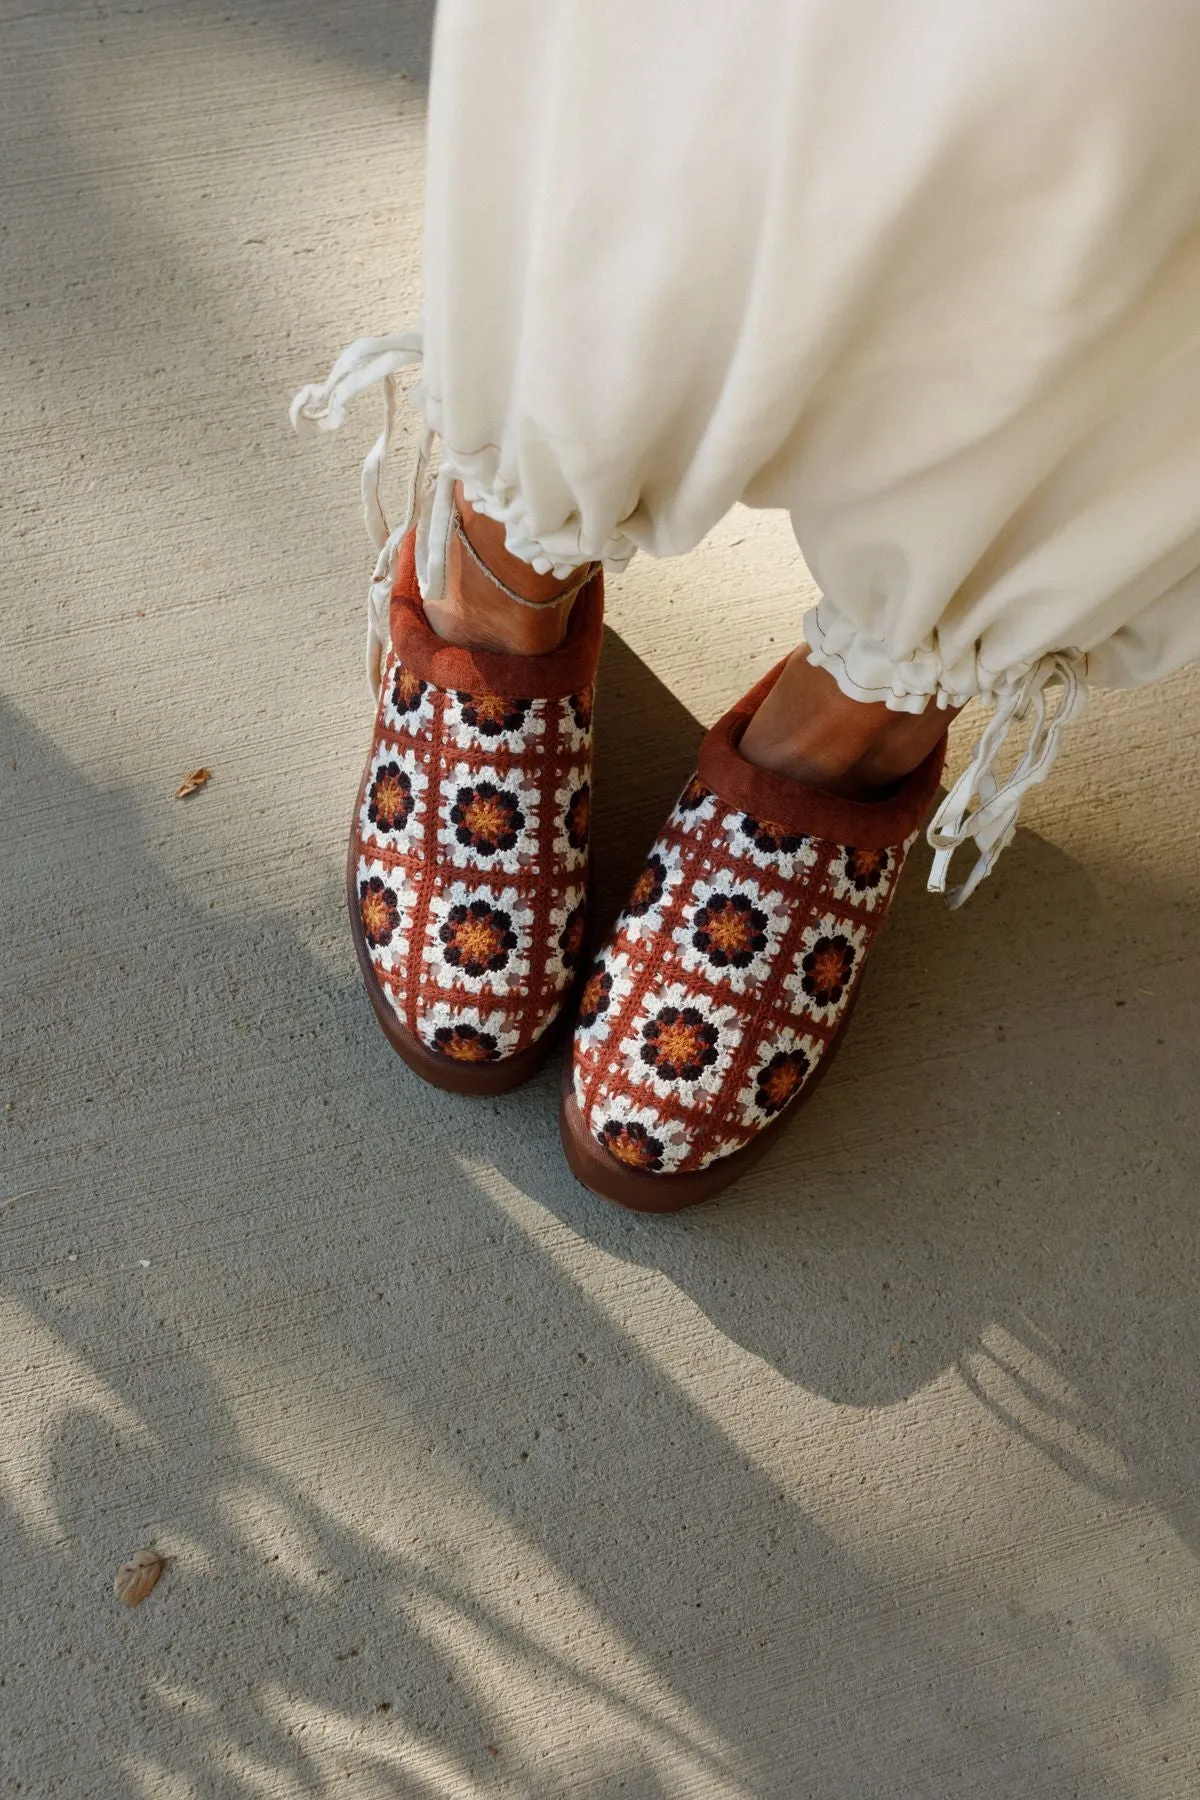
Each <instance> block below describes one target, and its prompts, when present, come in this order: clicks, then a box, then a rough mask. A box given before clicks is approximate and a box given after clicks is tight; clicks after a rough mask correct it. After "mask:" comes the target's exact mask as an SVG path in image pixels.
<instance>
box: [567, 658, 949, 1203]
mask: <svg viewBox="0 0 1200 1800" xmlns="http://www.w3.org/2000/svg"><path fill="white" fill-rule="evenodd" d="M780 668H782V664H781V665H780ZM778 674H779V670H778V669H775V670H772V672H771V673H770V674H769V675H768V676H766V677H765V679H764V680H763V681H761V682H760V683H759V684H758V685H757V687H755V688H754V689H753V690H752V691H751V692H750V693H749V694H747V695H746V696H745V698H744V699H743V700H742V701H740V702H739V703H738V705H737V706H735V707H734V708H733V709H732V710H731V711H730V712H729V713H727V714H726V715H725V717H724V718H723V719H721V720H720V721H719V722H718V723H717V724H716V725H714V727H713V728H712V730H711V731H710V732H709V733H708V735H707V737H706V738H705V740H704V743H703V744H702V746H701V750H700V759H699V768H698V773H697V774H696V775H695V776H694V777H693V778H692V780H691V781H690V782H689V783H688V785H687V786H686V788H685V789H684V791H683V793H682V795H681V796H680V798H679V801H678V803H677V805H676V806H675V809H674V811H673V812H672V813H671V815H670V817H669V818H668V820H667V822H666V824H665V826H664V827H663V829H662V832H661V833H660V835H659V837H658V840H657V842H656V843H655V845H654V848H653V849H652V851H651V852H650V856H649V859H648V861H647V863H646V865H645V868H644V869H643V870H642V873H641V875H640V876H639V877H638V880H637V882H636V883H635V885H634V888H633V892H632V894H631V895H630V898H629V902H628V904H627V906H626V908H625V911H624V912H623V913H622V915H621V917H620V918H619V919H618V921H617V924H616V926H615V927H614V929H613V932H612V934H611V936H610V937H609V939H608V942H607V943H606V945H605V946H604V949H603V950H602V951H601V953H600V955H599V957H598V958H597V960H596V962H595V964H594V965H593V967H592V969H591V972H590V974H589V976H588V979H587V982H586V984H585V986H584V989H583V993H582V996H581V1000H580V1007H579V1016H578V1021H577V1024H576V1028H575V1036H574V1043H573V1046H572V1054H571V1058H570V1061H569V1064H568V1068H567V1072H566V1081H565V1084H564V1096H563V1107H562V1133H563V1143H564V1146H565V1149H566V1153H567V1158H568V1161H569V1162H570V1165H571V1167H572V1169H573V1170H574V1172H575V1174H576V1175H577V1176H578V1177H579V1179H580V1181H582V1182H583V1183H584V1184H585V1185H586V1186H587V1187H589V1188H591V1189H592V1190H593V1191H594V1192H595V1193H597V1194H600V1195H602V1196H603V1197H604V1198H606V1199H609V1200H614V1201H616V1202H617V1203H618V1204H620V1205H622V1206H628V1207H633V1208H636V1209H638V1210H641V1211H649V1212H673V1211H675V1210H677V1209H678V1208H680V1207H684V1206H690V1205H694V1204H696V1203H697V1202H699V1201H702V1200H707V1199H710V1198H712V1196H713V1195H714V1194H717V1193H719V1192H720V1191H721V1189H722V1188H725V1187H727V1186H728V1185H729V1183H730V1182H731V1181H733V1180H735V1179H736V1178H737V1177H738V1176H739V1175H740V1174H741V1173H743V1171H744V1170H745V1169H746V1168H747V1167H748V1166H749V1165H750V1164H751V1163H752V1162H753V1161H754V1160H755V1159H756V1158H757V1157H758V1156H760V1155H761V1154H762V1153H763V1151H764V1150H765V1149H766V1148H767V1147H768V1145H769V1144H770V1143H771V1142H772V1140H773V1139H774V1137H775V1136H776V1135H777V1134H778V1133H779V1132H780V1131H781V1130H782V1129H783V1128H784V1127H785V1126H786V1125H787V1124H788V1122H789V1121H790V1120H791V1119H792V1117H793V1116H794V1114H795V1112H796V1109H797V1107H799V1106H800V1105H801V1104H802V1103H803V1102H804V1100H805V1099H806V1098H808V1096H809V1095H810V1094H811V1093H812V1092H813V1090H814V1088H815V1087H816V1085H817V1082H818V1081H819V1080H820V1079H821V1077H822V1075H823V1074H824V1073H825V1071H826V1069H827V1068H828V1066H829V1064H830V1061H831V1059H832V1057H833V1054H834V1052H835V1050H836V1049H837V1046H838V1044H839V1042H840V1040H841V1035H842V1031H843V1029H844V1026H845V1024H846V1021H847V1019H848V1018H849V1015H850V1010H851V1008H852V1006H853V1004H854V1001H855V998H856V995H857V992H858V985H859V981H860V979H861V976H862V970H863V965H864V963H865V961H866V958H867V954H868V952H869V950H870V948H871V945H872V944H873V943H874V941H875V938H876V937H877V935H878V933H879V929H880V926H881V925H882V923H883V920H884V916H885V914H886V913H887V910H888V907H889V905H890V903H891V899H892V895H893V893H894V892H895V888H896V882H897V879H898V877H899V875H900V872H901V869H902V868H903V865H904V861H905V858H906V856H907V854H908V850H909V847H910V845H911V843H912V842H913V839H914V838H915V836H916V834H917V831H918V829H919V827H920V824H921V821H922V819H923V818H924V816H925V814H926V812H927V811H928V809H929V806H930V804H931V802H932V800H933V797H934V793H935V791H936V788H937V784H938V778H939V776H940V774H941V768H942V761H943V757H944V753H945V740H944V739H943V741H942V743H941V744H939V745H938V747H937V749H936V750H935V751H934V752H933V753H931V755H930V756H929V757H928V758H927V759H926V760H925V762H923V763H922V764H921V766H920V767H919V768H918V769H917V770H916V771H915V772H914V773H913V774H912V775H910V776H909V777H907V779H906V780H905V781H904V782H903V784H902V785H901V786H900V788H899V789H898V791H896V792H895V793H894V794H893V795H892V796H891V797H890V798H888V799H886V800H883V801H878V802H858V801H848V800H840V799H837V798H834V797H833V796H831V795H829V794H825V793H822V792H820V791H818V790H817V789H813V788H808V787H805V786H803V785H801V783H799V782H796V781H792V780H790V779H789V778H788V777H786V776H784V775H779V774H775V773H772V772H770V771H767V770H764V769H760V768H757V767H755V766H754V765H752V764H750V763H748V762H747V761H746V760H745V758H744V757H743V756H742V755H741V754H740V753H739V750H738V743H739V740H740V738H741V735H742V732H743V731H744V730H745V728H746V725H747V724H748V723H749V721H750V719H751V718H752V717H753V715H754V713H755V711H756V710H757V708H758V706H759V705H760V704H761V702H762V700H763V699H764V698H765V696H766V694H767V693H768V692H769V691H770V688H771V686H772V685H773V683H774V681H775V680H776V678H777V676H778Z"/></svg>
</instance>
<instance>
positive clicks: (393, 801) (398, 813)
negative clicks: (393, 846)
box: [367, 762, 413, 831]
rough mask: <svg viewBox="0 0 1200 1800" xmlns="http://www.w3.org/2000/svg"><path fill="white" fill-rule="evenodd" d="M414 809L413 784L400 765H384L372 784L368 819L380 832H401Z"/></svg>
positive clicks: (368, 798) (392, 763)
mask: <svg viewBox="0 0 1200 1800" xmlns="http://www.w3.org/2000/svg"><path fill="white" fill-rule="evenodd" d="M412 809H413V791H412V782H411V781H410V780H409V778H408V776H407V775H406V774H405V772H404V770H403V769H402V768H401V767H400V765H399V763H394V762H389V763H384V765H383V767H382V768H381V769H380V770H379V772H378V774H377V775H376V776H375V779H374V781H373V782H372V783H371V792H370V794H369V795H368V797H367V817H368V819H370V821H371V823H372V825H378V827H379V829H380V831H400V830H401V829H402V828H403V827H404V826H405V825H407V823H408V820H409V816H410V814H411V813H412Z"/></svg>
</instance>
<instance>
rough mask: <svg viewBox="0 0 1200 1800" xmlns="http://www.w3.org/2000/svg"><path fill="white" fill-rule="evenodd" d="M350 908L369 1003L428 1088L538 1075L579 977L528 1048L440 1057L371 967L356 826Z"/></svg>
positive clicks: (493, 1085)
mask: <svg viewBox="0 0 1200 1800" xmlns="http://www.w3.org/2000/svg"><path fill="white" fill-rule="evenodd" d="M365 783H366V777H365V776H364V777H363V786H362V787H360V788H359V794H358V800H357V801H356V803H355V808H354V819H355V823H357V820H358V817H359V811H360V808H361V806H362V800H363V791H364V787H365ZM346 910H347V912H348V913H349V915H350V936H351V938H352V939H353V940H354V954H355V955H356V956H357V958H358V968H359V973H360V974H361V976H362V979H363V986H364V987H365V988H366V990H367V999H368V1000H369V1001H370V1002H371V1006H372V1009H373V1011H374V1013H375V1017H376V1019H378V1021H379V1028H380V1030H381V1031H382V1032H383V1035H384V1037H385V1038H386V1039H387V1041H388V1043H389V1044H390V1045H391V1046H392V1049H393V1050H394V1051H395V1052H396V1055H397V1056H399V1057H401V1058H402V1059H403V1061H404V1062H406V1063H407V1064H408V1066H409V1068H410V1069H411V1070H412V1071H413V1074H414V1075H419V1076H420V1077H421V1080H422V1081H427V1082H428V1083H429V1085H430V1087H436V1088H442V1089H443V1090H444V1091H445V1092H446V1093H448V1094H479V1095H482V1096H487V1095H494V1094H507V1093H508V1092H509V1090H510V1089H512V1088H516V1087H520V1086H521V1084H522V1082H525V1081H528V1080H529V1078H530V1076H531V1075H536V1073H537V1071H538V1069H540V1067H541V1066H542V1064H543V1062H544V1061H545V1060H546V1057H547V1056H548V1055H549V1054H550V1052H551V1050H553V1048H554V1046H555V1045H556V1044H557V1043H558V1042H559V1041H560V1040H561V1038H562V1035H563V1031H564V1030H565V1028H566V1025H567V1022H568V1020H569V1019H570V1018H571V1017H572V1016H573V1013H574V1001H575V993H576V991H577V989H578V986H579V982H578V978H577V979H576V983H575V987H574V988H573V989H572V990H571V991H570V992H569V993H568V994H566V995H564V997H563V1008H562V1011H561V1012H560V1014H559V1015H558V1017H557V1018H556V1019H555V1020H554V1021H553V1022H552V1023H551V1024H550V1025H548V1026H547V1028H546V1030H545V1031H543V1033H542V1035H541V1037H540V1038H538V1039H537V1040H536V1042H534V1043H532V1044H530V1045H528V1046H527V1048H526V1049H524V1050H519V1051H518V1052H517V1054H516V1055H515V1056H505V1057H502V1058H501V1059H500V1060H499V1061H498V1062H478V1063H470V1062H456V1061H455V1060H454V1059H453V1058H452V1057H449V1056H439V1055H438V1053H437V1051H436V1050H430V1049H429V1048H428V1046H427V1045H425V1044H423V1043H422V1042H421V1040H420V1038H418V1037H417V1036H415V1035H414V1033H413V1032H411V1031H409V1030H408V1028H407V1026H405V1025H402V1024H401V1022H400V1020H399V1019H398V1018H397V1017H396V1010H395V1008H394V1007H393V1005H392V1003H391V1001H390V1000H389V999H388V997H387V995H386V993H385V992H384V990H383V988H382V986H381V985H380V982H379V977H378V976H377V975H376V973H375V970H374V968H373V967H372V964H371V953H370V951H369V949H368V948H367V940H366V938H365V937H364V935H363V928H362V914H361V912H360V911H359V905H358V851H357V847H356V844H355V835H354V827H353V826H352V827H351V831H350V842H349V844H348V846H347V849H346Z"/></svg>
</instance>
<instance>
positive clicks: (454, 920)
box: [347, 539, 603, 1092]
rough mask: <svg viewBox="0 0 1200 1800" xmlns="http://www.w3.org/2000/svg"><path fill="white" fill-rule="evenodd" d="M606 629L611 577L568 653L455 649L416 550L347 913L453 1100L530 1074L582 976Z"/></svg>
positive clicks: (387, 671) (385, 1005) (417, 1050)
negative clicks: (424, 587) (431, 617)
mask: <svg viewBox="0 0 1200 1800" xmlns="http://www.w3.org/2000/svg"><path fill="white" fill-rule="evenodd" d="M602 615H603V589H602V583H601V577H600V576H599V575H597V576H596V577H595V578H594V579H593V580H592V581H590V582H589V583H588V584H587V586H586V587H585V588H584V589H583V590H582V592H581V593H580V595H579V597H578V598H577V600H576V602H575V605H574V607H573V609H572V613H571V621H570V626H569V629H568V636H567V641H566V643H565V644H564V646H563V648H562V649H561V650H557V651H553V652H551V653H550V654H548V655H545V656H506V655H499V654H493V653H489V652H480V651H474V650H467V649H463V648H461V647H459V646H456V645H452V644H447V643H446V642H445V641H444V640H442V639H441V638H439V637H437V636H436V634H435V633H434V632H433V631H432V629H431V627H430V626H429V624H428V622H427V620H426V618H425V614H424V609H423V607H422V604H421V598H420V593H419V591H418V588H417V584H416V577H415V571H414V567H413V554H412V543H411V539H410V540H407V541H406V543H405V545H404V546H403V547H402V550H401V555H400V558H399V565H398V572H397V578H396V582H395V586H394V588H393V593H392V600H391V639H392V643H391V648H390V650H389V652H388V655H387V657H386V658H385V660H384V666H383V678H382V687H381V691H380V697H379V707H378V711H377V714H376V719H375V731H374V737H373V740H372V744H371V753H370V756H369V758H368V761H367V767H366V771H365V773H364V776H363V781H362V785H361V788H360V790H359V797H358V804H357V809H356V814H355V819H354V825H353V829H352V834H351V843H350V852H349V861H348V871H347V874H348V884H347V885H348V899H349V903H350V914H351V924H352V928H353V932H354V937H355V941H356V944H357V946H358V950H359V960H360V964H361V965H362V968H363V974H364V978H365V979H366V981H367V986H368V991H369V993H370V995H371V999H372V1001H373V1003H374V1005H375V1010H376V1013H377V1015H378V1017H379V1019H380V1022H381V1024H382V1025H383V1026H384V1029H385V1031H386V1032H387V1034H388V1036H389V1038H390V1039H391V1041H392V1043H393V1044H394V1045H395V1047H396V1049H397V1050H399V1051H400V1053H401V1055H403V1056H405V1057H406V1059H407V1060H408V1061H409V1062H410V1063H412V1064H413V1066H414V1067H416V1068H417V1069H418V1071H419V1072H420V1073H421V1074H423V1075H425V1076H426V1078H427V1079H430V1080H433V1081H435V1082H436V1081H441V1082H442V1084H443V1085H449V1086H454V1087H456V1088H459V1089H467V1090H471V1089H478V1091H486V1092H496V1091H498V1089H499V1088H500V1087H503V1086H505V1085H511V1084H512V1083H511V1081H510V1080H509V1077H510V1076H511V1077H513V1078H514V1079H520V1078H523V1075H524V1074H526V1073H529V1072H531V1070H532V1067H533V1066H534V1053H535V1052H537V1051H538V1050H540V1048H542V1047H544V1040H545V1038H546V1034H547V1032H548V1031H549V1029H550V1027H551V1026H552V1025H553V1024H554V1023H555V1021H556V1020H557V1019H558V1017H559V1015H560V1014H561V1013H562V1011H563V1008H564V1006H565V1004H566V1002H567V999H568V997H569V995H570V992H571V988H572V984H573V983H574V981H575V978H576V975H577V973H578V971H579V966H580V959H581V957H582V955H583V948H584V940H585V936H586V926H587V884H588V841H589V810H590V795H591V760H592V691H593V683H594V680H595V673H596V664H597V661H598V657H599V647H600V636H601V628H602Z"/></svg>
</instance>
